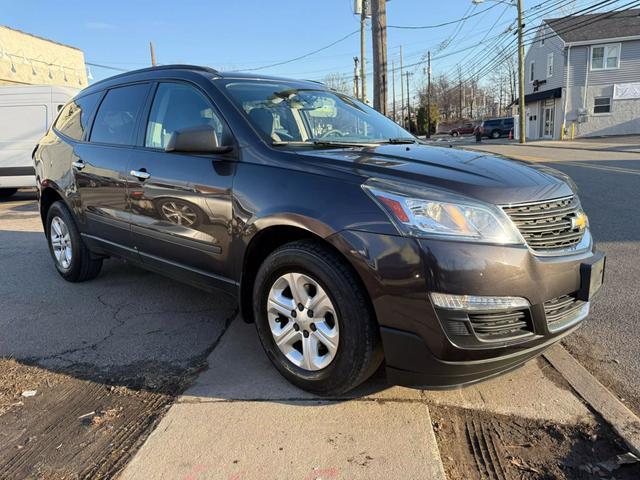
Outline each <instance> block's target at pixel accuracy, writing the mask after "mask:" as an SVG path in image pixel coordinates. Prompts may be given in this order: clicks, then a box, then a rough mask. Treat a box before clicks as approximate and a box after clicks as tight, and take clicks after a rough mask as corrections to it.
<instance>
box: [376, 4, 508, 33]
mask: <svg viewBox="0 0 640 480" xmlns="http://www.w3.org/2000/svg"><path fill="white" fill-rule="evenodd" d="M497 5H499V3H498V2H496V3H494V4H493V5H491V6H489V7H487V8H485V9H484V10H480V11H479V12H476V13H472V14H470V15H466V16H464V17H461V18H458V19H457V20H451V21H449V22H444V23H438V24H434V25H422V26H412V25H387V28H396V29H401V30H426V29H430V28H440V27H446V26H447V25H453V24H454V23H460V22H464V21H465V20H467V19H469V18H472V17H475V16H478V15H482V14H483V13H484V12H486V11H489V10H491V9H492V8H495V7H496V6H497ZM467 11H468V10H467Z"/></svg>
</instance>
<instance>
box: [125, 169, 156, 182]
mask: <svg viewBox="0 0 640 480" xmlns="http://www.w3.org/2000/svg"><path fill="white" fill-rule="evenodd" d="M129 173H130V174H131V175H133V176H134V177H136V178H138V179H140V180H146V179H147V178H149V177H150V176H151V174H150V173H147V171H146V170H145V169H144V168H143V169H141V170H131V172H129Z"/></svg>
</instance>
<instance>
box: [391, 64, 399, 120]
mask: <svg viewBox="0 0 640 480" xmlns="http://www.w3.org/2000/svg"><path fill="white" fill-rule="evenodd" d="M391 96H392V97H393V121H394V122H397V121H398V120H397V119H398V117H397V116H396V62H395V60H393V58H392V59H391Z"/></svg>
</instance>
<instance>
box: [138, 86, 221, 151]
mask: <svg viewBox="0 0 640 480" xmlns="http://www.w3.org/2000/svg"><path fill="white" fill-rule="evenodd" d="M205 125H209V126H211V127H213V128H214V129H215V131H216V135H217V136H218V141H219V142H222V141H224V139H223V136H224V124H223V123H222V121H221V120H220V118H219V117H218V115H217V114H216V112H215V111H214V109H213V105H212V104H211V102H210V101H209V100H208V99H207V98H206V97H205V96H204V95H203V94H202V93H200V92H199V91H198V90H196V89H195V88H193V87H191V86H189V85H185V84H181V83H161V84H160V85H158V89H157V90H156V94H155V98H154V99H153V105H152V106H151V112H150V113H149V122H148V123H147V134H146V138H145V142H144V144H145V146H146V147H150V148H164V147H166V146H167V143H168V142H169V139H170V138H171V135H172V134H173V132H175V131H177V130H184V129H186V128H193V127H201V126H205Z"/></svg>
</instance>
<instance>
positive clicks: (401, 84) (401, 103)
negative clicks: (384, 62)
mask: <svg viewBox="0 0 640 480" xmlns="http://www.w3.org/2000/svg"><path fill="white" fill-rule="evenodd" d="M400 124H401V125H402V126H403V127H404V126H405V123H404V82H403V81H402V45H400Z"/></svg>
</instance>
